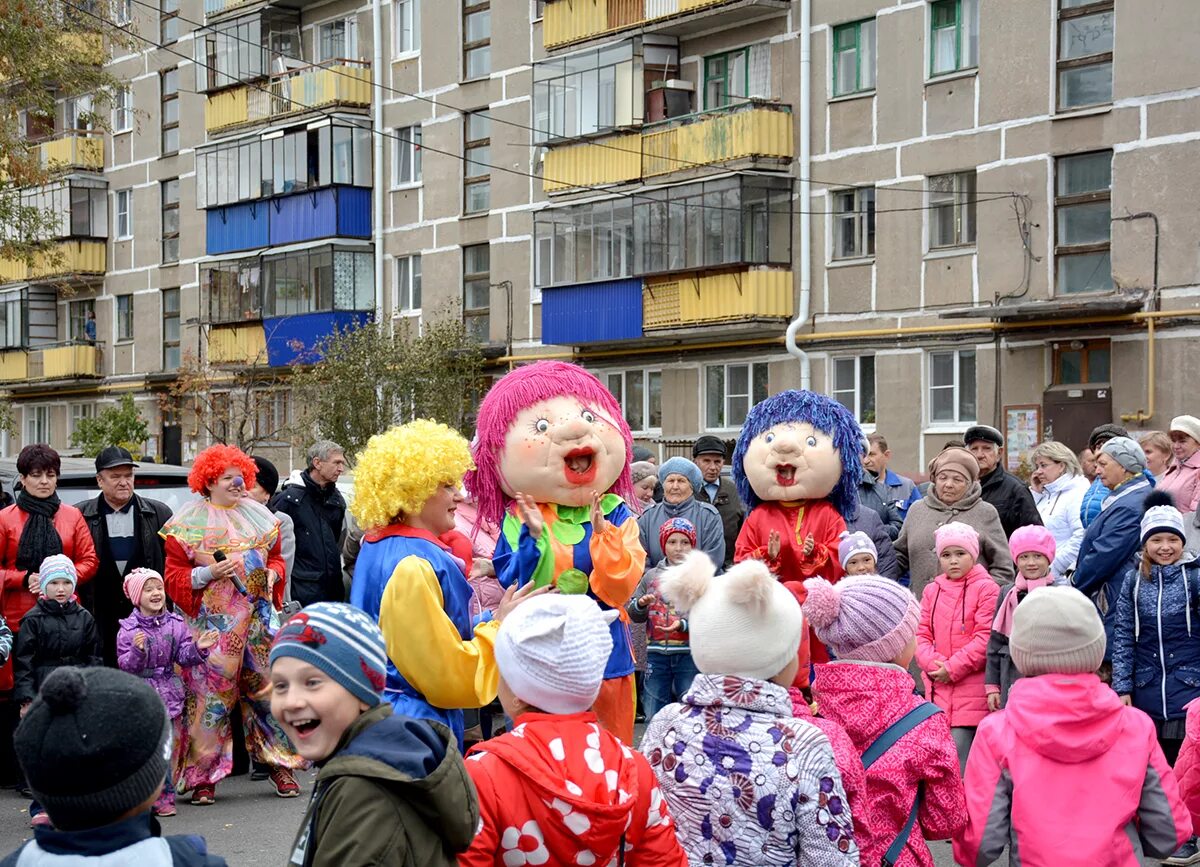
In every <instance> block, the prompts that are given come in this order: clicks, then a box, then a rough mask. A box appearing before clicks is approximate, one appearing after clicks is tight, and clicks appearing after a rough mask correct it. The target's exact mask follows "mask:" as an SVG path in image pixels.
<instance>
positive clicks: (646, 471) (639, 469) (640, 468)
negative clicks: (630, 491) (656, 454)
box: [629, 461, 658, 485]
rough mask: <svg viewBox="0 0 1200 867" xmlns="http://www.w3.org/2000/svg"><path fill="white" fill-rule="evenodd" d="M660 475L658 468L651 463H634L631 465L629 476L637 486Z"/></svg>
mask: <svg viewBox="0 0 1200 867" xmlns="http://www.w3.org/2000/svg"><path fill="white" fill-rule="evenodd" d="M657 473H658V467H656V466H654V464H652V463H650V462H649V461H634V462H633V463H632V464H630V465H629V475H630V476H631V477H632V479H633V484H635V485H636V484H637V483H638V482H640V481H641V480H642V479H648V478H650V476H653V475H656V474H657Z"/></svg>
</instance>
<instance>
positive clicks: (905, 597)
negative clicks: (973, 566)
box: [803, 575, 921, 662]
mask: <svg viewBox="0 0 1200 867" xmlns="http://www.w3.org/2000/svg"><path fill="white" fill-rule="evenodd" d="M804 589H805V590H807V591H808V597H807V598H806V599H805V600H804V605H803V608H804V616H805V617H806V618H808V622H809V623H811V624H812V626H813V629H814V630H816V633H817V638H819V639H821V642H822V643H823V644H825V645H826V646H827V647H829V649H830V650H832V651H833V652H834V655H836V656H837V657H838V658H839V659H857V660H861V661H862V662H891V661H892V660H893V659H895V658H896V657H898V656H900V654H901V653H903V652H904V649H905V648H906V647H908V645H909V643H910V642H911V641H912V640H913V638H914V636H916V634H917V624H918V623H919V622H920V619H921V607H920V606H919V605H918V604H917V600H916V599H915V598H913V595H912V593H911V592H910V591H909V590H908V588H906V587H902V586H901V585H899V584H897V583H896V582H895V581H892V580H891V579H889V578H884V577H882V576H880V575H850V576H847V577H845V578H843V579H842V580H841V581H839V582H838V583H837V584H830V583H829V582H828V581H826V580H825V579H824V578H809V579H808V580H807V581H805V582H804Z"/></svg>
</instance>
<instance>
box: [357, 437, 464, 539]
mask: <svg viewBox="0 0 1200 867" xmlns="http://www.w3.org/2000/svg"><path fill="white" fill-rule="evenodd" d="M473 468H474V464H472V462H471V449H470V447H469V446H468V445H467V441H466V440H465V439H463V437H462V435H461V434H459V433H458V432H457V431H454V430H451V429H450V428H448V427H446V425H444V424H439V423H438V422H435V421H429V420H427V419H423V418H419V419H417V420H416V421H410V422H409V423H408V424H402V425H400V426H398V427H394V428H391V429H390V430H387V431H384V432H383V433H381V434H376V435H375V436H373V437H371V439H370V441H369V442H368V443H367V447H366V448H365V449H364V450H363V451H362V453H361V454H360V455H359V456H358V460H357V462H356V465H355V468H354V503H353V505H351V507H350V511H351V512H352V513H353V514H354V517H355V519H356V520H357V521H358V525H359V526H360V527H361V528H362V529H364V530H373V529H375V528H377V527H385V526H387V525H388V524H390V523H391V522H392V521H393V520H395V518H396V517H397V516H398V515H401V514H404V515H414V514H416V513H418V512H420V511H421V508H422V507H423V506H424V505H425V502H426V501H427V500H428V499H429V498H430V497H431V496H433V494H434V492H436V491H437V489H438V486H439V485H444V484H451V485H461V484H462V478H463V475H464V474H465V473H466V472H467V470H470V469H473Z"/></svg>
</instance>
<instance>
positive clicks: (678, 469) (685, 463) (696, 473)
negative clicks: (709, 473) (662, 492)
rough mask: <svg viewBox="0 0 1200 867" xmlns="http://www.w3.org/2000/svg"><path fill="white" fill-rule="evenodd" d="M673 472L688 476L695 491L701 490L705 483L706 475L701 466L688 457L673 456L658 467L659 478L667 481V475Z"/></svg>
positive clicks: (661, 480)
mask: <svg viewBox="0 0 1200 867" xmlns="http://www.w3.org/2000/svg"><path fill="white" fill-rule="evenodd" d="M671 473H679V475H681V476H684V477H686V478H687V480H688V481H689V482H691V483H692V490H693V491H698V490H700V488H701V487H703V485H704V476H702V475H701V474H700V468H699V467H698V466H696V465H695V464H694V463H692V462H691V461H689V460H688V459H687V458H678V457H676V458H671V459H670V460H668V461H666V462H665V463H663V465H662V466H661V467H659V468H658V480H659V481H660V482H665V481H666V480H667V476H669V475H671Z"/></svg>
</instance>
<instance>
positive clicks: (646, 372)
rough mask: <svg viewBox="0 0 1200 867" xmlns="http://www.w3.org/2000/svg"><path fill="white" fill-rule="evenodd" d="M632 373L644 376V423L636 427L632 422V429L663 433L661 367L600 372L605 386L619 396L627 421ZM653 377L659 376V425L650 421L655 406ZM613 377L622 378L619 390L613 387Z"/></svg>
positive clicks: (619, 402) (600, 377) (646, 432)
mask: <svg viewBox="0 0 1200 867" xmlns="http://www.w3.org/2000/svg"><path fill="white" fill-rule="evenodd" d="M630 374H641V376H642V413H641V417H642V424H641V426H639V427H634V426H633V425H632V424H630V425H629V427H630V430H632V431H633V432H634V433H645V434H653V433H661V432H662V417H663V405H662V375H663V372H662V368H661V367H634V368H629V369H627V370H605V371H602V372H601V373H600V374H599V379H600V380H601V381H602V382H603V383H604V385H605V387H606V388H607V389H608V390H609V391H610V392H612V394H613V396H614V397H616V398H617V403H618V404H620V406H621V415H623V416H624V417H625V419H626V421H628V420H629V405H628V395H629V375H630ZM651 377H657V378H658V424H657V425H654V424H651V423H650V420H651V418H652V416H653V412H652V410H653V408H654V407H653V402H652V401H651V399H650V396H651V394H652V390H651V388H650V379H651ZM613 378H619V380H620V388H619V389H618V390H617V391H613V387H612V380H613Z"/></svg>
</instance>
